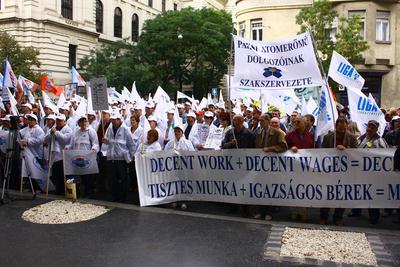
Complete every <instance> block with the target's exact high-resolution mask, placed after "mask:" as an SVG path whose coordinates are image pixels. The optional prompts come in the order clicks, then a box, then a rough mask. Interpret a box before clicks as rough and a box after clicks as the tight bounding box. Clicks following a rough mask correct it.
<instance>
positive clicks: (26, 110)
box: [22, 103, 32, 115]
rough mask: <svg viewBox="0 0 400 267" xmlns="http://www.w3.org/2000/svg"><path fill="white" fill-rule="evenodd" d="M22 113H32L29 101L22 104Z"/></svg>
mask: <svg viewBox="0 0 400 267" xmlns="http://www.w3.org/2000/svg"><path fill="white" fill-rule="evenodd" d="M22 113H23V115H27V114H29V113H32V105H31V104H29V103H25V104H22Z"/></svg>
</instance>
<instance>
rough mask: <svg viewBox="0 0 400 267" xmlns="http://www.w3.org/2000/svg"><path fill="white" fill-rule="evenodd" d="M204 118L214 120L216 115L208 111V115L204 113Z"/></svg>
mask: <svg viewBox="0 0 400 267" xmlns="http://www.w3.org/2000/svg"><path fill="white" fill-rule="evenodd" d="M204 117H208V118H214V113H212V112H211V111H207V112H206V113H204Z"/></svg>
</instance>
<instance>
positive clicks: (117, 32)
mask: <svg viewBox="0 0 400 267" xmlns="http://www.w3.org/2000/svg"><path fill="white" fill-rule="evenodd" d="M114 36H115V37H119V38H122V11H121V9H120V8H119V7H116V8H115V10H114Z"/></svg>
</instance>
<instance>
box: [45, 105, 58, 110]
mask: <svg viewBox="0 0 400 267" xmlns="http://www.w3.org/2000/svg"><path fill="white" fill-rule="evenodd" d="M53 107H54V106H52V105H50V104H48V105H45V106H44V108H49V109H51V110H52V111H56V110H54V109H53ZM55 107H57V106H55Z"/></svg>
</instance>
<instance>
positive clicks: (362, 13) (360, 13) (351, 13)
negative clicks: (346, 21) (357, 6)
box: [349, 10, 366, 40]
mask: <svg viewBox="0 0 400 267" xmlns="http://www.w3.org/2000/svg"><path fill="white" fill-rule="evenodd" d="M354 16H359V17H360V19H361V20H360V23H361V31H360V35H361V36H362V37H363V38H364V40H365V33H366V29H365V10H360V11H349V17H354Z"/></svg>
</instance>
